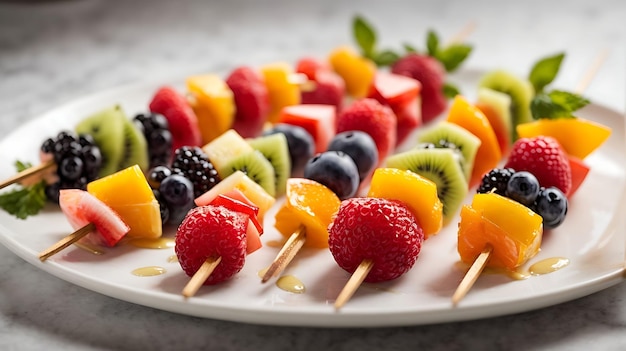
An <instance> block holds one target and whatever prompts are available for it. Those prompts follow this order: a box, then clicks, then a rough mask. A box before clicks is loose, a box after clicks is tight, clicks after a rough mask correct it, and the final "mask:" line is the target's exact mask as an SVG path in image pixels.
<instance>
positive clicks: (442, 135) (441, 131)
mask: <svg viewBox="0 0 626 351" xmlns="http://www.w3.org/2000/svg"><path fill="white" fill-rule="evenodd" d="M417 140H418V141H419V142H420V143H433V144H435V146H437V147H438V146H440V145H449V144H454V146H455V147H456V149H457V150H459V151H460V152H461V155H463V157H462V160H461V162H460V164H461V168H462V169H463V174H464V175H465V180H466V181H468V182H469V179H470V177H471V175H472V169H473V168H474V159H475V158H476V152H478V148H479V147H480V143H481V142H480V139H479V138H478V137H477V136H475V135H474V134H472V133H470V132H469V131H468V130H467V129H465V128H463V127H461V126H459V125H457V124H454V123H450V122H446V121H441V122H439V123H438V124H436V125H435V126H433V127H430V128H428V129H425V130H424V131H422V133H420V134H419V135H418V137H417Z"/></svg>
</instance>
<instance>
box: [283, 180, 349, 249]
mask: <svg viewBox="0 0 626 351" xmlns="http://www.w3.org/2000/svg"><path fill="white" fill-rule="evenodd" d="M340 205H341V201H340V200H339V198H338V197H337V195H335V193H333V192H332V190H330V189H328V188H327V187H326V186H324V185H322V184H320V183H318V182H316V181H313V180H310V179H303V178H291V179H289V180H287V193H286V194H285V204H284V205H283V206H282V207H281V208H280V209H279V210H278V212H277V213H276V216H275V218H276V224H275V225H274V226H275V227H276V229H278V231H279V232H280V233H281V234H282V235H284V236H285V237H289V236H291V234H292V233H293V232H295V231H296V230H298V229H299V228H300V226H304V227H305V228H306V241H305V243H304V245H305V246H308V247H314V248H326V247H328V226H329V225H330V223H331V222H332V220H333V216H334V215H335V213H336V212H337V211H338V210H339V206H340Z"/></svg>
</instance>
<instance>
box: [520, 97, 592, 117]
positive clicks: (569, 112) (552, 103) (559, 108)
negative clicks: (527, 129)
mask: <svg viewBox="0 0 626 351" xmlns="http://www.w3.org/2000/svg"><path fill="white" fill-rule="evenodd" d="M587 104H589V100H587V99H586V98H584V97H582V96H580V95H578V94H574V93H570V92H567V91H561V90H553V91H551V92H549V93H539V94H537V95H535V97H534V98H533V100H532V101H531V103H530V111H531V113H532V115H533V118H534V119H540V118H548V119H557V118H574V116H573V113H574V111H576V110H578V109H581V108H583V107H584V106H586V105H587Z"/></svg>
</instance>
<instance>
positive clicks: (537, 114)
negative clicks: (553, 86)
mask: <svg viewBox="0 0 626 351" xmlns="http://www.w3.org/2000/svg"><path fill="white" fill-rule="evenodd" d="M564 58H565V53H558V54H556V55H552V56H548V57H545V58H543V59H541V60H539V61H537V63H535V65H534V66H533V67H532V69H531V71H530V74H529V75H528V80H529V81H530V83H531V84H532V85H533V87H534V88H535V96H534V97H533V99H532V101H531V103H530V111H531V113H532V115H533V118H534V119H541V118H548V119H557V118H575V117H574V115H573V114H574V112H575V111H577V110H579V109H581V108H583V107H585V106H587V105H588V104H589V103H590V101H589V100H588V99H586V98H585V97H583V96H582V95H580V94H576V93H572V92H568V91H564V90H551V91H546V87H547V86H548V85H549V84H550V83H552V82H553V81H554V79H555V78H556V76H557V75H558V73H559V70H560V68H561V63H562V62H563V59H564Z"/></svg>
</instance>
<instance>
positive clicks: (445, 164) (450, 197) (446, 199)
mask: <svg viewBox="0 0 626 351" xmlns="http://www.w3.org/2000/svg"><path fill="white" fill-rule="evenodd" d="M387 167H390V168H397V169H403V170H409V171H412V172H415V173H417V174H419V175H421V176H422V177H424V178H427V179H430V180H431V181H433V182H434V183H435V184H436V185H437V196H438V197H439V200H440V201H441V203H442V204H443V222H444V223H448V222H449V221H450V220H451V219H452V218H454V215H455V214H456V213H457V211H458V209H459V208H460V206H461V204H462V203H463V199H465V196H466V195H467V191H468V190H467V181H466V180H465V175H464V174H463V170H462V169H461V166H460V165H459V163H458V161H457V159H456V157H455V155H454V150H452V149H413V150H409V151H405V152H402V153H399V154H395V155H393V156H390V157H389V158H388V159H387ZM415 196H420V194H415Z"/></svg>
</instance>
